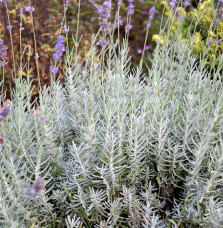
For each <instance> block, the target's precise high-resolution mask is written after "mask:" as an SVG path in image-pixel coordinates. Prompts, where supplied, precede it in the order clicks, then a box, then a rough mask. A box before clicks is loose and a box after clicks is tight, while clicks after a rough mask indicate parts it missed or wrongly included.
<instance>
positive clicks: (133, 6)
mask: <svg viewBox="0 0 223 228" xmlns="http://www.w3.org/2000/svg"><path fill="white" fill-rule="evenodd" d="M127 8H128V14H129V15H130V14H134V8H135V5H133V4H132V3H131V4H130V5H129V6H128V7H127Z"/></svg>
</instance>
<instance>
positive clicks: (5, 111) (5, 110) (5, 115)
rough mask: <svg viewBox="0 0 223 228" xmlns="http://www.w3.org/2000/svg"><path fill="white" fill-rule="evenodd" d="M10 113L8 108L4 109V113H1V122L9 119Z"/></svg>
mask: <svg viewBox="0 0 223 228" xmlns="http://www.w3.org/2000/svg"><path fill="white" fill-rule="evenodd" d="M10 111H11V110H10V108H9V107H8V106H6V107H4V109H3V111H2V112H1V113H0V122H1V121H2V120H4V119H6V118H7V116H8V114H9V113H10Z"/></svg>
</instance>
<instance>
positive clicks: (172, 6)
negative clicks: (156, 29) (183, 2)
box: [170, 0, 178, 8]
mask: <svg viewBox="0 0 223 228" xmlns="http://www.w3.org/2000/svg"><path fill="white" fill-rule="evenodd" d="M177 3H178V1H177V0H172V1H171V2H170V8H174V7H175V6H176V4H177Z"/></svg>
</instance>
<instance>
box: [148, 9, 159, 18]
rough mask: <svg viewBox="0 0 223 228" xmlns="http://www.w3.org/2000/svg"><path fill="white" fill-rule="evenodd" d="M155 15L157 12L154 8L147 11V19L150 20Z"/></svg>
mask: <svg viewBox="0 0 223 228" xmlns="http://www.w3.org/2000/svg"><path fill="white" fill-rule="evenodd" d="M156 13H158V11H157V10H156V8H155V6H152V7H151V8H150V10H149V19H150V20H152V19H153V17H154V15H155V14H156Z"/></svg>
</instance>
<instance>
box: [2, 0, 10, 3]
mask: <svg viewBox="0 0 223 228" xmlns="http://www.w3.org/2000/svg"><path fill="white" fill-rule="evenodd" d="M9 1H10V0H1V2H2V3H7V2H9Z"/></svg>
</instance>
